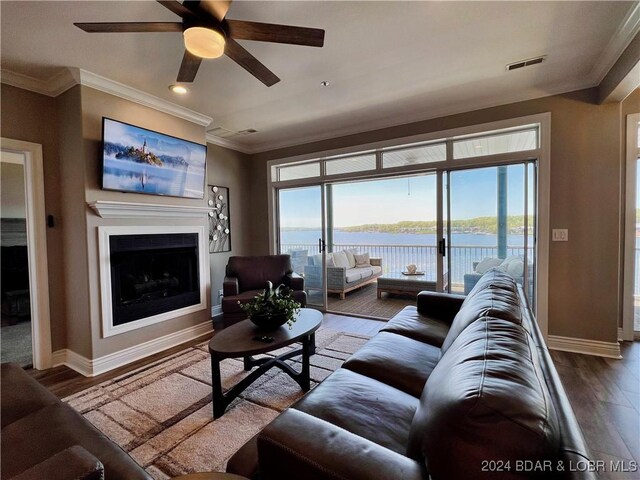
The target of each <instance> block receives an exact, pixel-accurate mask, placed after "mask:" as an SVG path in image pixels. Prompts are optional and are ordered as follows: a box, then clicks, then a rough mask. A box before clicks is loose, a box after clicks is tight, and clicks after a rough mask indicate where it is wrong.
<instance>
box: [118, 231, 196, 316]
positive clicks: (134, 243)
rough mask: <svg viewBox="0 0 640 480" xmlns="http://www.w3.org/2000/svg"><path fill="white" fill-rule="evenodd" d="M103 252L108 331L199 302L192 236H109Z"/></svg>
mask: <svg viewBox="0 0 640 480" xmlns="http://www.w3.org/2000/svg"><path fill="white" fill-rule="evenodd" d="M109 250H110V252H111V257H110V260H111V305H112V308H113V325H114V326H117V325H123V324H125V323H129V322H134V321H136V320H140V319H141V318H146V317H150V316H152V315H158V314H160V313H165V312H170V311H171V310H177V309H179V308H183V307H188V306H190V305H196V304H197V303H199V302H200V291H199V288H198V286H199V285H198V235H197V234H196V233H168V234H157V235H113V236H111V237H110V238H109Z"/></svg>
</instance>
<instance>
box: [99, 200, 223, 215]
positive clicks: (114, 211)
mask: <svg viewBox="0 0 640 480" xmlns="http://www.w3.org/2000/svg"><path fill="white" fill-rule="evenodd" d="M88 205H89V206H90V207H91V208H92V209H93V210H94V211H95V212H96V214H97V215H99V216H100V217H102V218H136V217H164V218H166V217H181V218H185V217H187V218H202V217H203V216H205V215H207V214H208V212H209V211H210V210H211V209H210V208H209V207H193V206H186V205H167V204H153V203H130V202H110V201H105V200H97V201H95V202H88Z"/></svg>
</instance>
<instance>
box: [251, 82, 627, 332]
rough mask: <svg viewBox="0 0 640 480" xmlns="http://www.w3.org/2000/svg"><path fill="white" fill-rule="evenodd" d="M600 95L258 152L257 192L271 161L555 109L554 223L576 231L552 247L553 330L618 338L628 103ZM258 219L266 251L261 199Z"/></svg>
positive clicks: (259, 240) (256, 229) (256, 241)
mask: <svg viewBox="0 0 640 480" xmlns="http://www.w3.org/2000/svg"><path fill="white" fill-rule="evenodd" d="M596 98H597V91H596V90H595V89H589V90H583V91H578V92H572V93H568V94H564V95H556V96H551V97H546V98H541V99H536V100H531V101H526V102H519V103H514V104H510V105H503V106H500V107H495V108H489V109H484V110H478V111H473V112H468V113H464V114H459V115H452V116H448V117H443V118H437V119H432V120H427V121H423V122H416V123H411V124H406V125H400V126H397V127H391V128H386V129H381V130H376V131H371V132H366V133H362V134H356V135H349V136H345V137H340V138H335V139H331V140H325V141H320V142H314V143H310V144H306V145H300V146H296V147H291V148H286V149H280V150H274V151H271V152H265V153H262V154H256V155H254V156H253V157H252V159H251V162H252V173H251V175H252V182H253V184H252V191H253V192H254V195H255V197H256V198H262V199H266V198H267V183H266V179H267V172H266V162H267V161H268V160H271V159H277V158H286V157H291V156H295V155H303V154H309V153H313V152H322V151H329V150H333V149H337V148H345V147H350V146H355V145H364V144H367V143H373V142H379V141H384V140H391V139H396V138H402V137H407V136H411V135H417V134H421V133H427V132H436V131H441V130H447V129H452V128H457V127H463V126H467V125H476V124H481V123H486V122H492V121H498V120H503V119H508V118H514V117H521V116H525V115H532V114H536V113H543V112H551V186H550V187H551V212H550V216H551V218H550V227H551V228H568V229H569V242H551V244H550V252H549V334H551V335H560V336H567V337H577V338H585V339H593V340H601V341H606V342H613V341H615V340H616V338H617V319H618V318H619V316H620V307H619V298H618V291H619V268H620V258H619V245H620V238H621V236H620V235H621V233H620V217H621V206H620V205H621V172H622V152H621V142H620V138H621V113H620V110H621V106H620V104H612V105H597V104H596ZM426 115H428V112H425V116H426ZM252 218H253V222H252V224H253V231H252V243H253V245H254V246H255V248H256V250H259V251H260V252H261V253H262V252H265V251H266V249H267V248H268V247H266V245H267V244H268V235H269V231H268V220H267V203H266V202H260V203H256V205H255V210H254V212H253V217H252ZM263 246H264V247H263Z"/></svg>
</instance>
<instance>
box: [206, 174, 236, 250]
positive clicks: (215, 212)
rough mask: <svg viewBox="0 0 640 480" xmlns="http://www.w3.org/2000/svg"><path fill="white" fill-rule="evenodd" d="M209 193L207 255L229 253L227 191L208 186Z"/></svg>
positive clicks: (229, 225)
mask: <svg viewBox="0 0 640 480" xmlns="http://www.w3.org/2000/svg"><path fill="white" fill-rule="evenodd" d="M207 190H208V192H209V208H210V209H211V210H210V211H209V253H219V252H230V251H231V221H230V219H229V215H230V213H229V189H228V188H227V187H219V186H216V185H208V187H207Z"/></svg>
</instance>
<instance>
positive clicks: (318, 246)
mask: <svg viewBox="0 0 640 480" xmlns="http://www.w3.org/2000/svg"><path fill="white" fill-rule="evenodd" d="M277 194H278V229H277V234H278V253H282V254H288V255H291V264H292V267H293V271H294V272H295V273H297V274H298V275H300V276H302V277H304V279H305V281H304V288H305V290H306V292H307V305H309V306H313V307H318V308H322V309H323V308H324V307H325V304H326V293H325V267H324V264H325V259H324V256H325V255H324V251H325V248H324V245H325V230H326V229H325V220H324V218H325V214H324V204H325V201H324V188H323V187H322V186H320V185H314V186H310V187H301V188H283V189H280V190H277Z"/></svg>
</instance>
